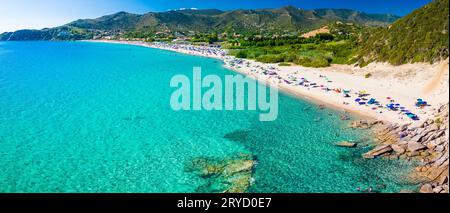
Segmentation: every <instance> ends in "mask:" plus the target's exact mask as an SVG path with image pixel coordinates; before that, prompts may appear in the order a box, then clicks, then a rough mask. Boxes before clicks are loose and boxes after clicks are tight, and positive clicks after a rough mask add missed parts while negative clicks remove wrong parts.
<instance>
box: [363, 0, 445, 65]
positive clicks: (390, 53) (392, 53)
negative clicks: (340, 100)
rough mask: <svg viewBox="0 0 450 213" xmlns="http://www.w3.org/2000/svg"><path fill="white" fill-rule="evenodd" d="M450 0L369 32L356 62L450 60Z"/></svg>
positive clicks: (364, 63) (399, 62) (396, 63)
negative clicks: (448, 58)
mask: <svg viewBox="0 0 450 213" xmlns="http://www.w3.org/2000/svg"><path fill="white" fill-rule="evenodd" d="M448 5H449V0H436V1H433V2H431V3H430V4H428V5H425V6H424V7H422V8H420V9H418V10H416V11H414V12H412V13H411V14H409V15H407V16H405V17H404V18H401V19H399V20H398V21H396V22H394V23H393V24H392V25H391V26H389V27H384V28H374V29H370V28H369V29H368V30H366V31H365V32H364V33H362V34H361V36H360V38H359V44H358V50H357V61H358V62H359V64H361V65H366V64H368V63H370V62H373V61H381V62H389V63H391V64H394V65H399V64H405V63H415V62H429V63H433V62H436V61H438V60H442V59H445V58H447V57H448V56H449V32H448V31H449V7H448Z"/></svg>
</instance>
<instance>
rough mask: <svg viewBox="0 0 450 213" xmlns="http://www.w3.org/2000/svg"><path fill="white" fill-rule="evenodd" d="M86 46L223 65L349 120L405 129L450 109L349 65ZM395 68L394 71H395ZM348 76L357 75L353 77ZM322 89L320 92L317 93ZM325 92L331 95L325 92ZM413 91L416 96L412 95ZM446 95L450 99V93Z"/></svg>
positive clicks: (184, 48)
mask: <svg viewBox="0 0 450 213" xmlns="http://www.w3.org/2000/svg"><path fill="white" fill-rule="evenodd" d="M85 42H97V43H112V44H124V45H134V46H142V47H148V48H154V49H162V50H167V51H172V52H177V53H182V54H188V55H194V56H201V57H208V58H213V59H217V60H220V61H222V62H223V63H224V65H223V66H224V68H226V69H229V70H231V71H234V72H236V73H239V74H243V75H244V76H248V77H250V78H253V79H255V80H257V81H262V82H266V83H267V84H268V85H269V86H277V87H278V89H279V90H280V91H282V92H284V93H287V95H291V96H293V97H295V98H298V99H301V100H306V101H309V102H312V103H314V104H317V105H325V106H327V107H330V108H333V109H336V110H338V111H343V112H348V113H350V114H354V115H357V116H358V117H362V118H370V119H373V120H381V121H384V122H387V123H395V124H401V125H403V124H414V123H418V122H421V121H424V120H425V121H426V120H428V119H430V118H432V117H433V116H434V111H435V110H436V109H437V108H439V107H440V106H442V105H444V104H446V103H448V95H446V94H438V95H436V94H431V95H427V94H422V92H421V91H418V90H417V86H416V85H414V84H413V85H408V86H407V87H405V86H404V85H403V84H404V82H400V83H398V82H394V80H391V79H390V80H389V81H388V80H383V79H366V78H364V76H360V75H354V74H353V73H354V72H355V70H356V71H360V70H363V71H364V69H366V68H361V69H360V70H358V68H355V67H352V66H350V65H334V66H331V67H327V68H308V67H301V66H287V67H282V66H278V65H277V64H266V63H261V62H256V61H253V60H248V59H237V58H235V57H234V56H229V55H227V52H226V51H224V50H222V49H220V48H210V47H197V46H193V45H177V44H175V45H171V44H166V43H149V42H142V41H117V40H85ZM377 66H381V69H387V68H386V67H388V65H377ZM417 66H419V65H417ZM420 66H421V67H425V68H423V69H428V70H431V69H432V68H434V67H432V66H429V67H427V66H426V65H420ZM396 68H397V67H394V68H393V69H396ZM369 69H370V68H369ZM335 70H345V71H335ZM408 71H409V70H408ZM348 72H353V73H352V74H350V73H348ZM430 72H431V71H430ZM267 73H269V74H267ZM300 77H304V79H307V80H306V82H309V84H311V85H307V86H306V87H305V86H300V85H295V84H294V83H292V82H295V81H294V80H293V79H295V80H296V81H297V82H298V81H299V80H298V79H300ZM444 78H445V76H444ZM304 81H305V80H304ZM312 82H314V83H312ZM358 82H361V83H358ZM422 83H423V82H422ZM376 84H380V86H377V85H376ZM424 84H425V83H424ZM312 85H314V86H312ZM319 85H320V86H321V87H319ZM372 85H373V86H372ZM386 85H390V86H391V88H386V89H385V88H383V86H386ZM325 88H326V89H327V90H325ZM347 89H348V90H349V91H351V92H350V93H349V96H350V97H348V98H344V97H343V93H342V92H335V90H347ZM390 89H391V90H390ZM361 91H364V92H365V93H368V94H369V96H368V97H364V96H363V97H359V95H360V92H361ZM405 91H406V92H405ZM409 91H413V92H411V94H409ZM446 93H447V94H448V90H447V91H446ZM386 97H392V99H389V100H387V99H386ZM424 97H425V99H424V100H426V101H428V102H429V103H431V106H428V107H425V108H418V107H416V106H415V101H416V99H417V98H424ZM444 97H447V98H444ZM355 98H361V99H364V100H362V101H364V102H365V104H363V105H361V104H360V102H355V101H354V99H355ZM372 98H374V99H375V100H376V101H377V102H380V103H379V104H378V105H377V106H375V105H369V104H367V102H368V101H369V99H372ZM390 103H392V104H394V103H395V104H401V106H403V107H404V108H405V109H406V110H408V112H411V113H413V114H415V115H417V116H418V118H419V119H418V121H414V120H412V119H410V118H409V117H408V116H406V115H405V114H404V113H401V112H398V111H399V110H395V111H391V110H389V109H387V108H386V104H390Z"/></svg>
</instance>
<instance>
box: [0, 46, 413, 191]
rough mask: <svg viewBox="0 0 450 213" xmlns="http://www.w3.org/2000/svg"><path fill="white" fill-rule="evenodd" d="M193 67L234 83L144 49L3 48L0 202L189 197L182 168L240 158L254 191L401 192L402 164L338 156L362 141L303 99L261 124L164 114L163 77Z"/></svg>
mask: <svg viewBox="0 0 450 213" xmlns="http://www.w3.org/2000/svg"><path fill="white" fill-rule="evenodd" d="M193 66H201V67H202V69H203V70H202V73H203V74H204V75H206V74H217V75H221V76H223V75H225V74H234V73H233V72H231V71H228V70H226V69H224V68H223V67H222V64H221V62H219V61H217V60H213V59H207V58H201V57H195V56H188V55H182V54H178V53H173V52H168V51H162V50H155V49H149V48H144V47H136V46H127V45H114V44H100V43H83V42H18V43H14V42H11V43H8V42H6V43H0V169H1V171H2V172H1V173H0V192H195V191H197V190H198V188H199V187H200V186H202V185H204V184H205V183H206V180H205V179H202V178H201V177H199V176H197V175H195V174H193V173H190V172H187V171H186V169H185V165H186V163H187V162H190V161H191V160H192V159H193V158H197V157H219V158H220V157H227V156H233V155H235V154H237V153H249V154H252V155H254V156H255V157H256V158H257V160H258V165H257V167H256V169H255V171H254V174H253V177H254V179H255V183H254V184H253V185H252V186H251V187H250V189H249V191H250V192H356V191H355V189H356V187H362V188H367V187H370V186H372V187H374V186H376V185H379V184H385V185H386V189H384V190H382V191H383V192H395V191H399V190H400V189H403V188H407V187H409V186H408V185H407V184H406V183H404V181H403V179H404V176H403V175H405V173H406V172H407V171H409V170H410V166H409V165H408V164H405V163H402V162H400V161H388V160H382V159H377V160H365V159H362V158H361V157H360V156H361V155H360V154H361V153H363V152H364V151H367V149H345V148H339V147H335V146H334V145H333V144H334V143H335V142H338V141H341V140H355V141H357V140H361V139H366V138H368V136H367V134H368V133H367V132H364V131H356V130H350V129H346V128H345V126H346V123H345V122H342V121H340V120H339V113H338V112H337V111H332V110H328V109H326V110H318V109H317V108H316V106H315V105H313V104H311V103H308V102H306V101H302V100H298V99H294V98H292V97H289V96H287V95H280V101H279V103H280V106H279V117H278V119H277V120H276V121H274V122H264V123H261V122H259V121H258V112H252V111H215V112H208V111H192V112H175V111H172V110H171V108H170V105H169V103H170V95H171V93H172V92H173V90H174V89H173V88H170V87H169V82H170V79H171V77H172V76H174V75H176V74H180V73H184V74H187V75H190V74H191V73H192V67H193ZM319 118H320V121H319V122H315V120H316V119H319ZM229 134H232V135H233V134H235V135H237V137H235V138H234V139H233V140H229V139H226V138H224V136H225V135H229Z"/></svg>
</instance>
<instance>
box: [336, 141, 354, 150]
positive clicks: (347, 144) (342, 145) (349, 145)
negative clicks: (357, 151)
mask: <svg viewBox="0 0 450 213" xmlns="http://www.w3.org/2000/svg"><path fill="white" fill-rule="evenodd" d="M335 145H336V146H340V147H347V148H355V147H356V146H357V144H356V143H353V142H348V141H341V142H339V143H336V144H335Z"/></svg>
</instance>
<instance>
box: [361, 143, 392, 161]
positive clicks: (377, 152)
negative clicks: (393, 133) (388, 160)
mask: <svg viewBox="0 0 450 213" xmlns="http://www.w3.org/2000/svg"><path fill="white" fill-rule="evenodd" d="M390 152H392V147H391V146H390V145H380V146H377V147H375V149H373V150H371V151H369V152H367V153H365V154H363V157H364V158H376V157H379V156H382V155H385V154H389V153H390Z"/></svg>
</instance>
